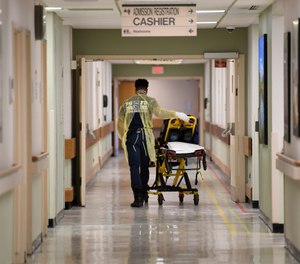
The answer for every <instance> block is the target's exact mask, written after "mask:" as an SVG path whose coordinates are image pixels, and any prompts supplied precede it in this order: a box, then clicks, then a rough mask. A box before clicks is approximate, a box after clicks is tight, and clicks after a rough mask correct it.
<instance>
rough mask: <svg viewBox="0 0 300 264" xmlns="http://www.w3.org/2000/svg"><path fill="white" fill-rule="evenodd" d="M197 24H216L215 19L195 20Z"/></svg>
mask: <svg viewBox="0 0 300 264" xmlns="http://www.w3.org/2000/svg"><path fill="white" fill-rule="evenodd" d="M196 24H198V25H210V24H217V21H202V22H201V21H198V22H196Z"/></svg>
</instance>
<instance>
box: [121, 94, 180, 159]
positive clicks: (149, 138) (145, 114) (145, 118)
mask: <svg viewBox="0 0 300 264" xmlns="http://www.w3.org/2000/svg"><path fill="white" fill-rule="evenodd" d="M137 112H138V113H140V117H141V120H142V122H143V126H144V127H143V128H144V131H145V137H146V143H147V151H148V155H149V159H150V161H153V162H155V161H156V156H155V138H154V134H153V130H152V129H153V124H152V115H153V114H154V115H156V116H157V117H160V118H163V119H166V118H172V117H176V112H175V111H170V110H166V109H163V108H161V107H160V106H159V104H158V103H157V101H156V99H155V98H153V97H150V96H147V95H145V94H136V95H134V96H132V97H130V98H128V99H127V100H126V101H125V102H124V103H123V105H122V106H121V107H120V109H119V116H118V120H117V130H118V136H119V138H120V139H121V140H122V146H123V149H124V152H125V157H126V159H127V160H128V153H127V149H126V139H127V132H128V128H129V125H130V123H131V121H132V118H133V116H134V114H135V113H137Z"/></svg>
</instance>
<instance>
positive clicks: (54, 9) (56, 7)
mask: <svg viewBox="0 0 300 264" xmlns="http://www.w3.org/2000/svg"><path fill="white" fill-rule="evenodd" d="M45 10H46V11H57V10H62V7H58V6H46V7H45Z"/></svg>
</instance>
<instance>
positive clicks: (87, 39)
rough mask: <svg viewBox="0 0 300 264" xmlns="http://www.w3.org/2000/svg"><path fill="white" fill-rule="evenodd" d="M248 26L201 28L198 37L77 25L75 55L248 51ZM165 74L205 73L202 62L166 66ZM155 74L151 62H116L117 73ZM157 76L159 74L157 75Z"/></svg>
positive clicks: (74, 34) (192, 74) (121, 74)
mask: <svg viewBox="0 0 300 264" xmlns="http://www.w3.org/2000/svg"><path fill="white" fill-rule="evenodd" d="M247 45H248V33H247V28H239V29H236V30H235V31H234V32H233V33H228V32H227V31H226V30H225V29H201V30H198V33H197V36H196V37H122V36H121V30H120V29H73V59H75V58H76V56H77V55H202V54H203V53H204V52H232V51H235V52H239V53H241V54H247V49H248V46H247ZM164 69H165V71H164V74H163V75H159V76H160V77H161V76H164V77H165V76H180V77H182V76H188V77H192V76H197V77H199V76H203V73H204V67H203V65H199V64H190V65H180V66H179V65H177V66H175V65H172V66H164ZM130 76H134V77H136V76H152V73H151V66H149V65H148V66H141V65H128V64H126V65H124V64H119V65H113V77H130ZM156 76H157V75H156Z"/></svg>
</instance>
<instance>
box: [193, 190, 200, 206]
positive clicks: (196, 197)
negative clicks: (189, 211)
mask: <svg viewBox="0 0 300 264" xmlns="http://www.w3.org/2000/svg"><path fill="white" fill-rule="evenodd" d="M198 204H199V194H198V193H197V194H194V205H198Z"/></svg>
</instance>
